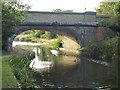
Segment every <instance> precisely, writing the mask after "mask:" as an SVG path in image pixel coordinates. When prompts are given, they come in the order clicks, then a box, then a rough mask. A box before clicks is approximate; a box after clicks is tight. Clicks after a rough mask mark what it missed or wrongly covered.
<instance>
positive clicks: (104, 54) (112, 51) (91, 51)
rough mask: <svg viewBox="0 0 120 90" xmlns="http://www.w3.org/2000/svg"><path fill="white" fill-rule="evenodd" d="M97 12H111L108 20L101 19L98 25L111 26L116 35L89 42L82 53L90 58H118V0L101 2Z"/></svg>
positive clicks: (119, 37) (119, 30)
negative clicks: (116, 0)
mask: <svg viewBox="0 0 120 90" xmlns="http://www.w3.org/2000/svg"><path fill="white" fill-rule="evenodd" d="M97 13H98V14H111V15H112V16H111V18H110V19H109V20H102V21H100V22H99V25H102V26H106V27H109V28H111V29H112V30H113V31H114V32H116V35H115V36H114V37H113V38H106V39H105V40H101V41H94V42H91V43H89V44H88V45H87V46H86V48H85V49H84V52H83V54H86V55H88V56H90V57H92V58H97V59H102V60H108V61H111V60H118V56H119V55H118V54H119V51H120V48H119V39H120V33H119V32H120V1H118V2H105V1H103V2H101V3H100V6H99V8H98V9H97Z"/></svg>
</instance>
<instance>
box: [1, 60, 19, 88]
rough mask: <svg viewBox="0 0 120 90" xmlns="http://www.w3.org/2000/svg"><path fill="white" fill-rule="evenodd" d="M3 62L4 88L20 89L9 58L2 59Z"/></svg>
mask: <svg viewBox="0 0 120 90" xmlns="http://www.w3.org/2000/svg"><path fill="white" fill-rule="evenodd" d="M0 60H1V61H2V87H3V88H18V86H17V81H16V79H15V77H14V74H13V70H12V69H11V67H10V65H9V58H3V59H0Z"/></svg>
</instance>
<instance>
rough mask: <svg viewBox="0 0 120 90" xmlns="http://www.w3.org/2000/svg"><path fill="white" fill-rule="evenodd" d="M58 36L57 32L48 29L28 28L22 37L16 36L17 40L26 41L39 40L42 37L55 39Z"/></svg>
mask: <svg viewBox="0 0 120 90" xmlns="http://www.w3.org/2000/svg"><path fill="white" fill-rule="evenodd" d="M22 36H23V37H22ZM25 36H26V37H25ZM56 37H57V36H56V34H54V33H51V32H48V31H41V30H28V31H25V32H23V33H21V34H20V37H18V38H16V40H17V41H26V42H39V41H40V39H47V40H49V39H53V38H56Z"/></svg>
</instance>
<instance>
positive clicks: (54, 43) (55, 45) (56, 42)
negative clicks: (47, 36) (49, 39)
mask: <svg viewBox="0 0 120 90" xmlns="http://www.w3.org/2000/svg"><path fill="white" fill-rule="evenodd" d="M60 47H62V40H61V39H57V40H56V41H54V42H53V47H52V48H55V49H58V48H60Z"/></svg>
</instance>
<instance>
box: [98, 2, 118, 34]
mask: <svg viewBox="0 0 120 90" xmlns="http://www.w3.org/2000/svg"><path fill="white" fill-rule="evenodd" d="M96 12H97V14H111V15H112V17H111V18H110V19H109V20H107V21H105V20H104V21H102V22H103V23H102V25H104V26H108V27H110V28H111V29H112V30H114V31H116V32H120V1H118V2H105V1H103V2H101V3H100V5H99V7H98V8H97V10H96ZM100 24H101V22H100Z"/></svg>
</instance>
